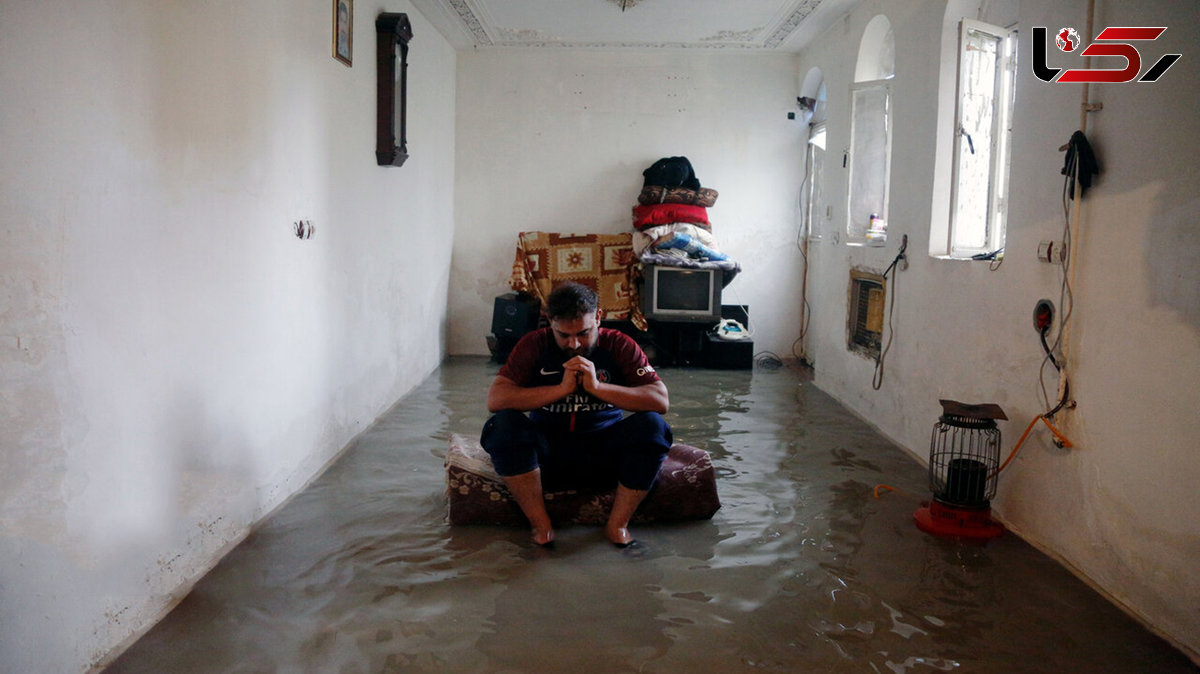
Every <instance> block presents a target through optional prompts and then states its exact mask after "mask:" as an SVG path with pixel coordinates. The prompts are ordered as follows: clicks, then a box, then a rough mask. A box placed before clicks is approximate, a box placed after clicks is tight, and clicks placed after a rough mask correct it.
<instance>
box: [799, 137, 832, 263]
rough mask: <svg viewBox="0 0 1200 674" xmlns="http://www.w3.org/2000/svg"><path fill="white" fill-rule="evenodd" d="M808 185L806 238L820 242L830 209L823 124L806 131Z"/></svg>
mask: <svg viewBox="0 0 1200 674" xmlns="http://www.w3.org/2000/svg"><path fill="white" fill-rule="evenodd" d="M806 164H807V165H808V166H807V173H806V175H807V178H808V185H807V190H806V191H805V195H804V197H805V199H807V203H806V204H805V214H804V216H805V221H806V222H807V223H808V238H809V239H812V240H820V239H821V238H822V237H823V236H824V235H825V229H826V225H827V223H828V221H829V218H830V216H831V215H832V208H831V207H830V205H829V201H828V200H827V197H826V195H825V122H820V123H818V124H813V125H812V126H811V127H809V130H808V159H807V161H806Z"/></svg>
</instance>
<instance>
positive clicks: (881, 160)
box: [846, 14, 896, 246]
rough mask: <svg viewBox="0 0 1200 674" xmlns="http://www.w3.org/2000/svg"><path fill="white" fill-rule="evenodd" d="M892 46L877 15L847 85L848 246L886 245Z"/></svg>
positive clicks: (886, 23) (865, 34)
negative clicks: (851, 79) (848, 95)
mask: <svg viewBox="0 0 1200 674" xmlns="http://www.w3.org/2000/svg"><path fill="white" fill-rule="evenodd" d="M895 72H896V41H895V38H894V36H893V34H892V23H891V21H888V18H887V17H886V16H884V15H882V14H879V15H876V16H875V17H874V18H872V19H871V21H870V22H869V23H867V27H866V28H865V29H864V30H863V36H862V40H861V41H860V42H859V45H858V60H857V62H856V63H855V67H854V84H852V85H850V120H851V126H850V152H849V162H848V165H847V168H848V181H849V184H848V185H847V188H846V243H847V244H850V245H863V244H869V245H876V246H882V245H883V244H884V243H885V242H886V241H887V219H888V195H889V189H890V182H891V164H892V114H891V107H892V82H891V80H892V77H893V76H894V75H895Z"/></svg>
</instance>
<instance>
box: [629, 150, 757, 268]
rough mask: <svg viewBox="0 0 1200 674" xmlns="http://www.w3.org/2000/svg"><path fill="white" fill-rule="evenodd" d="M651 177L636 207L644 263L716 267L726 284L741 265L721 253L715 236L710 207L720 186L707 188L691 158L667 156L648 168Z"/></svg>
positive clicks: (636, 245)
mask: <svg viewBox="0 0 1200 674" xmlns="http://www.w3.org/2000/svg"><path fill="white" fill-rule="evenodd" d="M642 176H643V177H644V178H645V180H644V182H643V185H642V191H641V193H640V194H639V195H638V205H636V206H634V207H633V228H634V230H636V231H635V232H634V235H633V249H634V253H635V254H636V255H638V259H639V260H640V261H641V262H642V263H643V264H665V265H672V266H677V267H690V268H715V269H720V270H721V271H722V272H723V279H724V282H725V284H728V283H729V282H730V281H732V280H733V277H734V276H736V275H737V273H738V272H739V271H741V265H739V264H738V263H737V262H735V261H734V260H731V259H729V256H728V255H725V254H724V253H722V252H721V249H720V247H719V246H717V241H716V239H715V238H714V237H713V235H712V223H710V222H709V219H708V207H709V206H712V205H713V204H714V203H716V201H717V191H716V190H714V189H710V188H706V187H701V185H700V179H699V178H697V177H696V172H695V170H694V169H693V168H692V164H691V162H690V161H688V158H687V157H664V158H662V159H659V160H658V161H656V162H654V164H653V165H651V166H650V167H649V168H647V169H646V170H645V171H643V172H642Z"/></svg>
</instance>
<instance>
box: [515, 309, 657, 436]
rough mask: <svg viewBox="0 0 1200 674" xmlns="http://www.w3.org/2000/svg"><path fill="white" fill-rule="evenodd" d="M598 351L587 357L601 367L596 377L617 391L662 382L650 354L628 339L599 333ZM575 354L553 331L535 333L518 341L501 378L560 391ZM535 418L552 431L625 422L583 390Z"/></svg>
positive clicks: (609, 332) (608, 330)
mask: <svg viewBox="0 0 1200 674" xmlns="http://www.w3.org/2000/svg"><path fill="white" fill-rule="evenodd" d="M598 330H599V334H598V336H597V338H596V346H595V348H593V349H592V352H591V353H590V354H588V355H587V356H586V357H587V359H588V360H590V361H592V362H593V363H594V364H595V365H596V378H597V379H599V380H600V381H601V382H605V383H609V384H616V385H618V386H643V385H645V384H652V383H654V382H656V381H659V376H658V373H657V372H655V371H654V368H653V367H652V366H651V365H650V361H649V359H647V358H646V354H645V353H644V352H642V349H641V347H639V346H638V345H637V342H635V341H633V339H631V338H630V337H629V336H628V335H626V334H625V333H623V332H621V331H619V330H613V329H612V328H598ZM570 359H571V356H570V354H568V353H567V352H565V351H563V350H562V349H560V348H558V344H557V343H555V341H554V334H553V332H552V331H551V329H550V328H542V329H540V330H535V331H533V332H531V333H529V334H527V335H525V336H524V337H522V338H521V340H520V341H518V342H517V344H516V346H514V347H513V350H512V352H511V353H509V354H508V360H507V361H505V363H504V365H503V366H502V367H501V368H500V376H502V377H505V378H507V379H511V380H512V381H514V382H516V383H517V385H519V386H525V387H532V386H556V385H558V384H559V383H561V382H562V378H563V363H565V362H567V361H568V360H570ZM529 416H530V418H531V419H533V420H534V421H535V422H537V423H539V424H543V425H545V426H546V427H547V428H549V429H553V430H558V431H575V432H578V431H588V430H595V429H598V428H604V427H605V426H608V425H609V424H614V423H616V422H618V421H620V420H621V410H620V409H618V408H617V407H615V406H613V405H611V404H609V403H606V402H604V401H603V400H600V399H599V398H595V397H593V396H592V395H591V394H589V393H588V392H587V391H584V390H583V389H579V390H578V391H576V392H575V393H572V394H570V395H568V396H567V397H566V398H563V399H562V400H557V401H555V402H553V403H550V404H549V405H546V406H544V407H542V408H540V409H536V410H533V411H532V412H531V413H530V415H529Z"/></svg>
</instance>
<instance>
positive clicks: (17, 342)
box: [0, 0, 455, 673]
mask: <svg viewBox="0 0 1200 674" xmlns="http://www.w3.org/2000/svg"><path fill="white" fill-rule="evenodd" d="M329 5H330V3H329V2H327V1H326V2H317V3H288V2H280V1H278V0H276V1H270V0H253V1H251V2H238V3H229V2H222V3H189V2H171V3H163V2H157V1H151V0H141V1H135V0H104V1H91V0H88V1H83V0H57V1H50V0H44V1H39V2H21V1H18V0H3V2H2V4H0V146H2V147H3V152H0V239H2V241H3V244H2V245H0V401H2V404H0V441H2V445H0V671H3V672H14V673H15V672H72V671H82V670H84V669H86V668H87V667H88V666H89V664H91V663H94V662H96V661H98V660H100V659H101V658H103V657H104V656H105V655H106V654H107V653H109V652H110V650H111V649H113V648H114V647H116V646H118V645H119V644H121V643H122V642H124V641H126V640H127V639H129V638H131V637H132V636H134V635H136V634H138V633H140V632H141V631H142V630H144V629H145V628H147V627H148V626H149V624H150V623H151V622H152V621H153V620H154V619H156V618H157V617H158V616H159V615H160V614H161V612H162V611H164V610H165V609H166V608H167V607H168V606H169V605H170V603H171V602H172V601H174V600H175V599H177V598H179V597H180V596H181V595H182V594H183V593H185V592H186V590H187V588H188V587H189V586H190V583H192V582H193V581H195V580H196V579H197V578H198V577H199V576H200V575H201V574H202V573H203V572H205V571H206V570H207V569H208V568H209V567H210V566H211V565H212V564H213V563H214V562H215V560H216V559H217V558H218V557H219V555H220V554H222V553H223V552H224V551H225V550H227V549H228V548H229V547H230V546H231V545H232V544H234V543H236V542H237V541H238V540H240V539H241V538H242V537H243V536H244V535H245V534H246V533H247V531H248V528H249V527H250V526H252V525H253V523H254V522H256V521H257V520H259V519H260V518H261V517H263V516H264V515H265V514H266V513H268V512H269V511H270V510H271V509H273V508H275V507H276V506H278V505H279V504H280V503H281V502H282V501H283V500H284V499H286V498H287V497H288V496H289V495H290V494H292V493H294V492H295V491H296V490H297V489H299V488H301V487H302V486H304V484H305V483H306V482H307V481H308V480H309V479H310V478H312V477H313V476H314V475H315V474H316V473H317V472H318V471H319V470H320V469H321V468H322V467H323V466H324V465H325V464H326V463H327V462H328V461H329V460H330V459H331V458H332V457H334V456H335V455H336V454H337V453H338V452H339V450H341V449H342V448H343V447H345V446H346V445H347V443H348V442H349V441H350V440H351V439H352V438H353V437H354V436H355V434H357V433H358V432H359V431H361V430H363V429H364V428H365V427H366V426H367V425H369V424H370V423H371V422H372V421H373V420H374V419H375V417H376V416H377V415H378V414H379V413H381V412H382V411H383V410H384V409H386V408H387V407H388V406H389V405H391V404H392V403H393V402H394V401H396V400H397V398H399V397H400V396H401V395H403V394H404V393H405V392H407V391H408V390H410V389H411V388H412V387H413V386H415V385H416V384H417V383H419V382H420V380H422V379H423V378H424V377H425V376H426V375H427V374H428V373H429V372H431V371H432V370H433V369H434V368H436V367H437V365H438V363H439V362H440V360H441V358H442V356H443V354H444V343H445V330H446V309H445V307H446V295H447V289H448V284H449V268H450V251H451V241H452V237H453V226H454V224H453V208H454V204H453V199H452V194H453V180H454V127H453V122H452V120H453V112H454V69H455V54H454V51H453V49H451V48H450V47H449V45H448V44H447V43H446V42H445V40H444V39H442V38H441V37H440V36H439V35H438V34H437V33H436V31H434V30H433V29H432V28H431V27H430V26H429V25H428V24H427V23H426V22H425V21H424V20H423V18H422V17H421V16H420V15H418V14H416V13H415V12H413V10H412V8H411V6H410V5H409V4H408V3H407V2H401V1H398V0H389V1H387V2H373V1H370V0H367V1H364V0H360V1H359V2H358V3H356V14H355V20H356V26H355V34H354V38H355V43H356V44H355V49H354V60H355V64H354V67H353V68H346V67H345V66H343V65H342V64H340V63H338V62H336V61H335V60H333V58H332V57H331V56H330V42H331V25H330V15H331V11H330V6H329ZM383 9H387V10H389V11H407V12H409V15H410V18H411V20H412V23H413V27H414V32H415V38H414V40H413V43H412V53H413V58H412V64H413V65H412V67H411V68H410V82H409V91H410V99H411V101H410V108H409V117H408V118H409V126H410V129H409V138H410V139H411V142H410V151H411V154H412V156H411V158H410V159H409V160H408V163H407V164H406V165H405V166H403V167H401V168H381V167H377V166H376V165H375V158H374V136H375V131H374V127H375V88H376V87H375V55H374V45H375V36H374V18H375V16H376V15H377V14H378V13H379V11H381V10H383ZM302 218H303V219H310V220H312V221H313V222H314V223H315V225H316V236H315V237H314V238H313V239H311V240H306V241H300V240H298V239H297V238H295V237H294V236H293V235H292V233H291V231H290V227H291V223H292V222H293V221H295V220H298V219H302Z"/></svg>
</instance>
